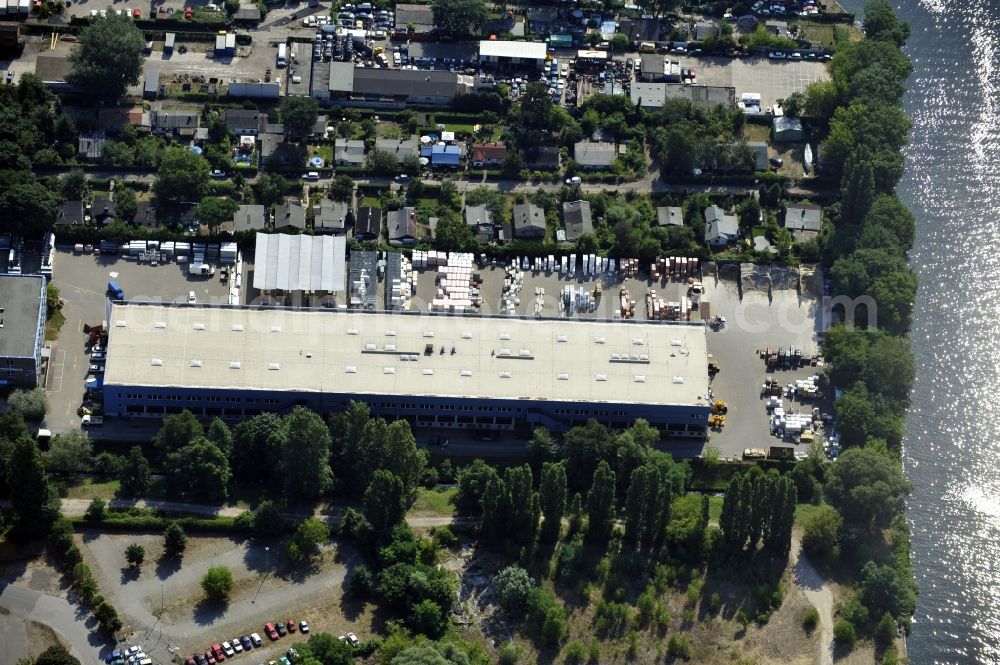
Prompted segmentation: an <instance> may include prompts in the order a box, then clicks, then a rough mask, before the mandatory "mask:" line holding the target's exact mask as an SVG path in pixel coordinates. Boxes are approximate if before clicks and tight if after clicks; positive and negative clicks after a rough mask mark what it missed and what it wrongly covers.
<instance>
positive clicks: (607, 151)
mask: <svg viewBox="0 0 1000 665" xmlns="http://www.w3.org/2000/svg"><path fill="white" fill-rule="evenodd" d="M617 156H618V149H617V147H615V144H614V143H608V142H606V141H578V142H577V143H576V144H575V145H574V146H573V159H575V160H576V163H577V164H579V165H580V168H582V169H586V170H588V171H593V170H597V169H608V168H611V164H612V163H614V161H615V158H616V157H617Z"/></svg>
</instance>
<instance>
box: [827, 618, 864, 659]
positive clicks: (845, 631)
mask: <svg viewBox="0 0 1000 665" xmlns="http://www.w3.org/2000/svg"><path fill="white" fill-rule="evenodd" d="M833 639H834V640H836V642H837V644H838V645H840V646H843V647H844V648H845V649H847V650H848V651H850V650H851V649H853V648H854V643H855V642H857V640H858V636H857V633H855V632H854V626H853V625H851V622H850V621H848V620H847V619H844V618H840V619H837V623H835V624H834V625H833Z"/></svg>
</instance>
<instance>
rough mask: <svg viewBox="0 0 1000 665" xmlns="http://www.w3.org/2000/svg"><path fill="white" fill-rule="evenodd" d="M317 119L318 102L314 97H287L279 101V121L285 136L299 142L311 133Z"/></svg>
mask: <svg viewBox="0 0 1000 665" xmlns="http://www.w3.org/2000/svg"><path fill="white" fill-rule="evenodd" d="M318 117H319V100H317V99H316V98H315V97H304V96H301V95H288V96H285V97H283V98H282V99H281V120H282V122H284V125H285V136H287V137H288V138H289V139H290V140H292V141H301V140H303V139H305V138H306V137H307V136H309V135H310V134H311V133H312V130H313V127H314V126H315V125H316V118H318Z"/></svg>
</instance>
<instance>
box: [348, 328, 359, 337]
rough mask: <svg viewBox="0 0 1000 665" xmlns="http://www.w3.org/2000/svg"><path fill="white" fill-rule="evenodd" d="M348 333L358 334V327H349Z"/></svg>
mask: <svg viewBox="0 0 1000 665" xmlns="http://www.w3.org/2000/svg"><path fill="white" fill-rule="evenodd" d="M347 334H348V335H357V334H358V329H357V328H348V329H347Z"/></svg>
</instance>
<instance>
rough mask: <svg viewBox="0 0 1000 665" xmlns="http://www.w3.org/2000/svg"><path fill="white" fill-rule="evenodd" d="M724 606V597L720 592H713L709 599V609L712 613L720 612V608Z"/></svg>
mask: <svg viewBox="0 0 1000 665" xmlns="http://www.w3.org/2000/svg"><path fill="white" fill-rule="evenodd" d="M721 608H722V597H721V596H719V594H718V593H713V594H712V597H711V598H710V599H709V600H708V609H709V611H711V612H712V614H718V613H719V610H720V609H721Z"/></svg>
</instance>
